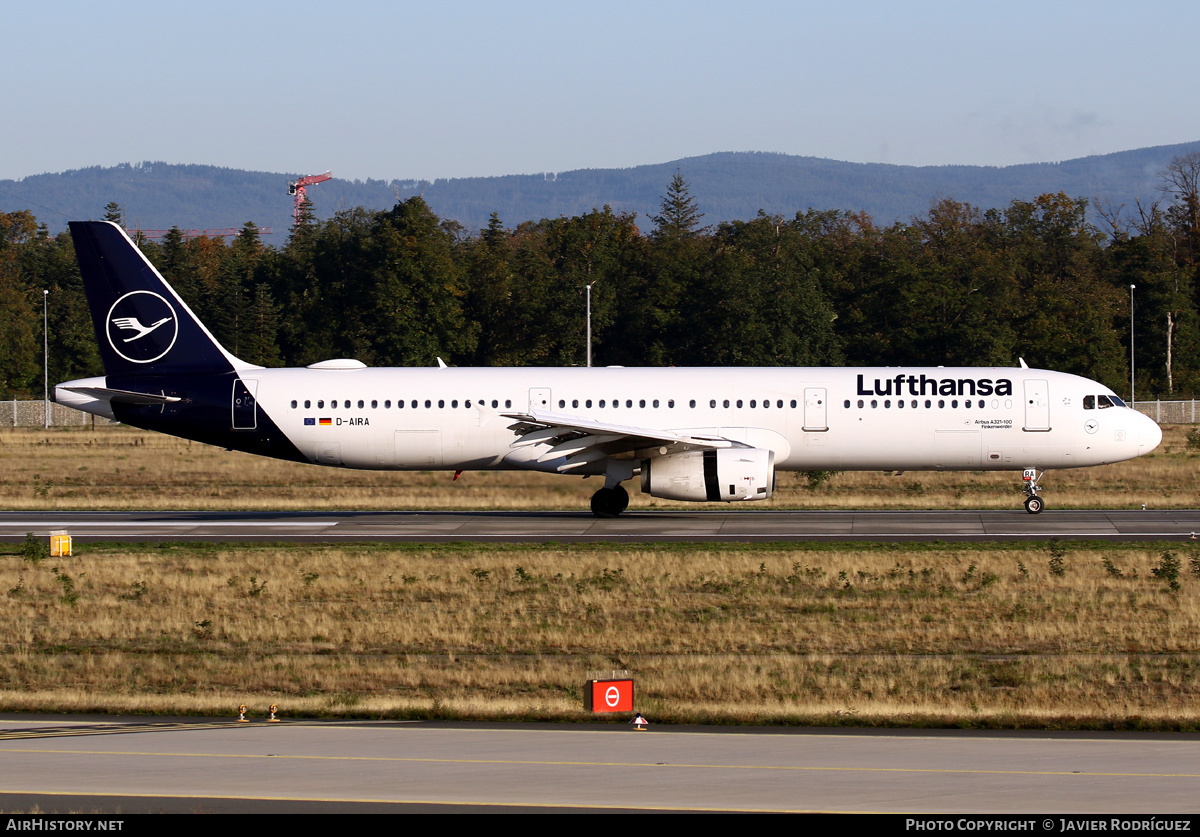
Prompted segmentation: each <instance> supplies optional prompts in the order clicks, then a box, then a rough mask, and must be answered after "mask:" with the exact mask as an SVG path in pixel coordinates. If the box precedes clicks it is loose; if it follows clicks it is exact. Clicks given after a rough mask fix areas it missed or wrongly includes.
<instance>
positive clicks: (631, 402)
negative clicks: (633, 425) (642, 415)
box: [625, 398, 646, 407]
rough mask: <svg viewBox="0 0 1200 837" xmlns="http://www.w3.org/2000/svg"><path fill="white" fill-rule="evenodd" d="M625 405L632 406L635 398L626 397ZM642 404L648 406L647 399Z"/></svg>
mask: <svg viewBox="0 0 1200 837" xmlns="http://www.w3.org/2000/svg"><path fill="white" fill-rule="evenodd" d="M625 406H626V407H632V406H633V399H632V398H626V399H625ZM642 406H643V407H645V406H646V402H645V401H643V402H642Z"/></svg>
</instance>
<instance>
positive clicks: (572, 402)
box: [571, 398, 579, 409]
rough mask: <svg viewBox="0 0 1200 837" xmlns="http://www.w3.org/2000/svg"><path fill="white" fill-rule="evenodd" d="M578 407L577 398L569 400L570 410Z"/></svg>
mask: <svg viewBox="0 0 1200 837" xmlns="http://www.w3.org/2000/svg"><path fill="white" fill-rule="evenodd" d="M578 406H579V399H578V398H572V399H571V408H572V409H574V408H575V407H578Z"/></svg>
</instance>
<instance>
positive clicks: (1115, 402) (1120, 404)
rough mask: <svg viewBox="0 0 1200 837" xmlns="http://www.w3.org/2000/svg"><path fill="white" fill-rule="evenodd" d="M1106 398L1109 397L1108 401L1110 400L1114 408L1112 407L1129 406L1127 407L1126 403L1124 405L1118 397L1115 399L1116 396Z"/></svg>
mask: <svg viewBox="0 0 1200 837" xmlns="http://www.w3.org/2000/svg"><path fill="white" fill-rule="evenodd" d="M1108 397H1109V400H1111V401H1112V403H1113V406H1114V407H1127V406H1129V405H1128V404H1126V403H1125V402H1124V401H1123V400H1122V399H1120V398H1118V397H1117V396H1115V395H1110V396H1108Z"/></svg>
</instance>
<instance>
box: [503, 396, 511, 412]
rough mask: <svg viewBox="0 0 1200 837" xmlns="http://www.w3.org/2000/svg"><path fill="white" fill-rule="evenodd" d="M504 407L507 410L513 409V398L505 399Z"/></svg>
mask: <svg viewBox="0 0 1200 837" xmlns="http://www.w3.org/2000/svg"><path fill="white" fill-rule="evenodd" d="M504 409H506V410H510V409H512V399H511V398H505V399H504Z"/></svg>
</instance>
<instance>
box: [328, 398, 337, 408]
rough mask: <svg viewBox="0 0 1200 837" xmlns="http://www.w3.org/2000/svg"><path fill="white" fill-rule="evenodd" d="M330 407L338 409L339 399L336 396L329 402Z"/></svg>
mask: <svg viewBox="0 0 1200 837" xmlns="http://www.w3.org/2000/svg"><path fill="white" fill-rule="evenodd" d="M329 409H331V410H336V409H337V399H336V398H335V399H333V400H332V401H330V402H329Z"/></svg>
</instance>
